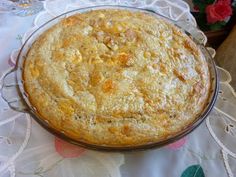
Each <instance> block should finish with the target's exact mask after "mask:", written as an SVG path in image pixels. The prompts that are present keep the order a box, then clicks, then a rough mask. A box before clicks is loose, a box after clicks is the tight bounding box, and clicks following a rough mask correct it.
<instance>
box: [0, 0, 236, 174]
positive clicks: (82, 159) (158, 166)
mask: <svg viewBox="0 0 236 177" xmlns="http://www.w3.org/2000/svg"><path fill="white" fill-rule="evenodd" d="M97 4H119V5H129V6H136V7H143V8H151V9H153V10H155V11H157V12H159V13H161V14H162V15H165V16H167V17H169V18H172V19H174V20H182V21H186V20H187V21H189V22H190V23H191V24H192V25H196V22H195V20H194V18H193V17H192V16H191V14H190V12H189V7H188V5H187V4H186V3H184V2H183V1H181V0H175V1H171V0H146V1H145V0H140V1H134V0H124V1H123V0H122V1H121V0H90V1H88V0H80V1H76V0H70V1H64V0H50V1H49V0H48V1H44V7H45V10H44V11H43V12H41V13H39V14H37V15H34V16H29V17H17V16H14V15H12V14H10V13H0V44H1V45H0V54H1V55H0V84H2V80H1V78H2V76H3V75H4V73H6V72H7V71H8V70H9V69H10V68H11V67H14V65H15V59H16V55H17V53H18V49H19V47H20V46H21V45H22V42H24V41H25V39H26V38H27V36H29V35H30V33H31V32H32V31H34V30H35V29H36V28H37V27H38V26H40V25H41V24H43V23H44V22H46V21H48V20H49V19H51V18H53V17H55V16H57V15H59V14H61V13H62V12H65V11H68V10H72V9H75V8H79V7H86V6H92V5H97ZM203 40H205V42H206V39H205V38H203ZM218 72H219V75H220V92H219V97H218V100H217V103H216V106H215V108H214V109H213V111H212V113H211V114H210V116H209V117H208V118H207V119H206V121H205V122H204V123H202V125H201V126H200V127H199V128H197V129H196V130H195V131H194V132H193V133H191V134H189V135H188V136H186V137H185V138H183V139H182V140H180V141H178V142H176V143H174V144H171V145H168V146H166V147H163V148H160V149H154V150H148V151H140V152H131V153H102V152H95V151H91V150H85V149H82V148H78V147H75V146H73V145H70V144H67V143H65V142H63V141H62V140H60V139H57V138H55V137H54V136H53V135H51V134H49V133H48V132H47V131H45V130H44V129H43V128H41V127H40V126H39V125H38V124H37V123H36V122H35V121H34V120H33V119H31V118H30V116H29V115H28V114H24V113H18V112H14V111H12V110H11V109H9V107H8V105H7V104H6V103H5V102H4V101H3V99H1V98H0V176H1V177H3V176H4V177H7V176H11V177H14V176H16V177H23V176H29V177H31V176H32V177H33V176H44V177H47V176H48V177H49V176H50V177H75V176H80V177H121V176H122V177H134V176H135V177H204V176H206V177H212V176H214V177H217V176H219V177H227V176H228V177H233V176H236V137H235V136H236V122H235V121H236V94H235V92H234V91H233V89H232V88H231V87H230V85H229V82H230V80H231V76H230V75H229V73H228V72H227V71H225V70H223V69H221V68H218Z"/></svg>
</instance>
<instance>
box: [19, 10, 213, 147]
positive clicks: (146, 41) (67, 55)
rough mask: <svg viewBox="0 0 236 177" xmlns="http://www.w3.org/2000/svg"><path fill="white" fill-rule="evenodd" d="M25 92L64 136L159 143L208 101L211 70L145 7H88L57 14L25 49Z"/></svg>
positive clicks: (186, 123) (186, 42)
mask: <svg viewBox="0 0 236 177" xmlns="http://www.w3.org/2000/svg"><path fill="white" fill-rule="evenodd" d="M23 78H24V87H25V91H26V93H27V94H28V97H29V100H30V103H31V104H32V105H33V106H34V107H35V108H36V109H37V111H38V113H39V114H40V116H41V118H42V119H44V120H45V121H47V122H48V123H49V125H50V126H51V127H53V128H55V129H56V130H58V131H63V132H64V133H65V134H66V135H67V136H69V137H71V138H73V139H76V140H79V141H82V142H86V143H91V144H96V145H105V146H132V145H142V144H148V143H152V142H157V141H161V140H163V139H166V138H168V137H172V136H174V135H175V134H176V133H178V132H179V131H181V130H183V129H184V128H186V127H187V126H189V125H190V124H191V123H192V122H193V121H194V120H195V119H196V118H197V117H198V116H199V114H201V112H202V110H203V109H204V107H205V105H206V104H207V102H208V97H209V90H210V86H211V83H210V74H209V70H208V65H207V62H206V61H205V58H204V56H203V55H202V53H201V51H200V50H199V48H198V47H197V45H196V44H195V43H194V42H193V41H192V39H190V37H188V36H187V35H186V34H185V33H184V32H182V31H181V30H180V29H178V28H177V27H175V26H174V25H172V24H171V23H169V22H167V21H165V20H163V19H161V18H158V17H156V16H152V15H150V14H147V13H144V12H133V11H128V10H115V9H109V10H94V11H89V12H85V13H82V14H76V15H73V16H70V17H68V18H65V19H63V20H62V21H61V22H59V23H58V24H56V25H54V26H53V27H51V28H50V29H49V30H47V31H45V32H44V33H43V34H42V35H41V36H40V37H39V38H38V39H37V40H36V41H35V42H34V44H33V45H32V47H31V49H30V50H29V52H28V54H27V56H26V59H25V63H24V68H23Z"/></svg>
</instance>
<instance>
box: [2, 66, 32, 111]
mask: <svg viewBox="0 0 236 177" xmlns="http://www.w3.org/2000/svg"><path fill="white" fill-rule="evenodd" d="M1 96H2V98H3V99H4V100H5V101H6V102H7V103H8V105H9V107H10V108H11V109H13V110H15V111H18V112H28V111H27V110H28V109H27V106H26V104H25V102H24V100H23V97H22V95H21V93H20V91H19V85H18V83H17V80H16V70H15V69H12V70H10V71H8V72H7V73H6V74H5V75H3V77H2V83H1Z"/></svg>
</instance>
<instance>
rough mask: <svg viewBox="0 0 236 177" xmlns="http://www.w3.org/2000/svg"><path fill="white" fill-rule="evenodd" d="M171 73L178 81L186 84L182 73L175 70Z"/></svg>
mask: <svg viewBox="0 0 236 177" xmlns="http://www.w3.org/2000/svg"><path fill="white" fill-rule="evenodd" d="M173 73H174V75H175V76H176V77H177V78H178V79H179V80H181V81H182V82H186V79H185V77H184V75H183V74H182V73H180V72H179V71H177V70H176V69H174V71H173Z"/></svg>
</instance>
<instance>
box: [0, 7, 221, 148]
mask: <svg viewBox="0 0 236 177" xmlns="http://www.w3.org/2000/svg"><path fill="white" fill-rule="evenodd" d="M97 9H126V10H129V11H140V12H145V13H148V14H151V15H152V16H156V17H159V18H163V19H165V20H167V21H169V22H170V23H172V24H174V25H175V26H177V27H178V28H180V29H182V31H183V32H185V33H186V34H187V35H188V36H190V38H191V39H192V40H193V41H194V42H195V44H196V45H197V46H198V48H199V49H200V50H201V52H202V54H203V55H204V57H205V59H206V61H207V63H208V68H209V72H210V79H211V81H210V82H211V88H210V91H209V93H210V95H209V99H208V102H207V104H206V106H205V108H204V109H203V110H202V112H201V114H200V115H199V116H198V117H197V118H195V119H194V121H193V122H192V123H191V124H190V125H188V126H187V127H185V128H184V129H183V130H181V131H179V132H178V133H176V134H174V135H171V136H168V137H167V138H165V139H164V140H160V141H157V142H151V143H147V144H142V145H131V146H124V147H123V146H107V145H97V144H91V143H86V142H84V141H83V142H82V141H79V140H76V139H74V138H72V137H70V136H68V135H66V134H65V133H64V132H63V131H59V130H57V129H55V128H53V127H52V126H51V125H50V124H49V123H48V122H47V121H46V120H44V119H43V118H41V115H40V114H39V112H38V111H37V109H36V108H35V107H34V106H33V105H32V104H31V102H30V100H29V96H28V95H27V93H26V91H25V88H24V80H23V76H22V75H23V69H24V61H25V59H26V55H27V53H28V51H29V49H30V48H31V46H32V44H33V43H34V42H35V41H36V40H37V39H38V37H39V36H40V35H41V34H42V33H44V32H45V31H46V30H48V29H49V28H51V27H52V26H53V25H55V24H57V23H58V22H60V21H61V20H62V19H64V18H66V17H69V16H71V15H74V14H77V13H84V12H87V11H91V10H97ZM1 91H2V97H3V98H4V99H5V100H6V101H7V102H8V104H9V106H10V107H11V108H12V109H13V110H16V111H20V112H26V113H29V114H31V116H32V117H33V118H34V119H35V120H36V121H37V122H38V123H39V124H40V125H42V126H43V127H44V128H45V129H47V130H48V131H49V132H50V133H52V134H54V135H56V136H58V137H59V138H62V139H64V140H66V141H67V142H70V143H73V144H76V145H78V146H82V147H85V148H89V149H94V150H104V151H129V150H142V149H143V150H144V149H149V148H154V147H162V146H164V145H167V144H169V143H173V142H174V141H177V140H178V139H180V138H182V137H184V136H185V135H187V134H188V133H190V132H191V131H193V130H194V129H195V128H196V127H197V126H198V125H200V124H201V123H202V122H203V120H204V119H205V118H206V117H207V115H208V114H209V113H210V111H211V110H212V108H213V106H214V103H215V101H216V98H217V93H218V78H217V72H216V66H215V63H214V61H213V59H212V58H211V55H210V54H209V52H208V50H207V49H206V48H205V47H204V35H203V34H202V32H201V31H199V30H198V29H196V28H195V27H193V26H192V25H190V24H189V23H188V22H186V21H173V20H171V19H167V18H165V17H163V16H161V15H160V14H157V13H156V12H155V11H153V10H151V9H140V8H134V7H124V6H96V7H89V8H81V9H76V10H73V11H70V12H67V13H64V14H62V15H59V16H57V17H55V18H54V19H52V20H50V21H48V22H47V23H45V24H43V25H42V26H41V27H39V28H38V29H37V30H36V31H35V32H33V33H32V34H31V35H30V36H29V38H28V39H27V40H26V41H25V43H24V44H23V46H22V48H21V50H20V52H19V55H18V57H17V64H16V67H15V68H14V69H13V70H12V71H10V72H9V73H7V74H6V75H5V77H4V81H3V87H2V89H1Z"/></svg>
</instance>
